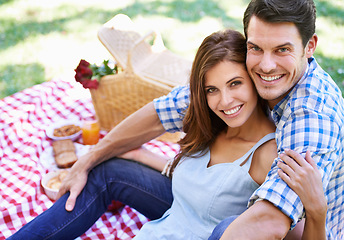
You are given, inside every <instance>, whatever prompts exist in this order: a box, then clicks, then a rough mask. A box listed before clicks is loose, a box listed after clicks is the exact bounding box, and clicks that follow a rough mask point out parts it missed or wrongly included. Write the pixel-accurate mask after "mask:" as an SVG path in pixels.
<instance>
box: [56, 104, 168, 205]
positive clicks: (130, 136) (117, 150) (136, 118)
mask: <svg viewBox="0 0 344 240" xmlns="http://www.w3.org/2000/svg"><path fill="white" fill-rule="evenodd" d="M164 132H165V129H164V127H163V125H162V124H161V122H160V120H159V117H158V115H157V113H156V111H155V108H154V104H153V102H151V103H149V104H147V105H146V106H144V107H143V108H141V109H139V110H138V111H136V112H135V113H133V114H132V115H130V116H129V117H128V118H126V119H125V120H124V121H122V122H121V123H120V124H118V125H117V126H116V127H115V128H113V129H112V130H111V131H110V132H109V133H108V134H107V135H106V136H105V137H104V138H103V139H102V140H101V141H99V142H98V144H97V145H95V146H94V147H93V148H92V150H91V151H90V152H89V153H87V154H86V155H84V156H82V157H80V158H79V159H78V161H77V162H76V163H75V164H74V165H73V167H72V168H71V170H70V173H69V174H68V176H67V177H66V178H65V179H64V181H63V183H62V186H61V188H60V191H59V194H58V198H59V197H61V196H62V195H63V194H65V193H66V192H68V191H69V192H70V195H69V197H68V199H67V202H66V210H67V211H71V210H73V208H74V205H75V200H76V198H77V196H78V195H79V194H80V192H81V191H82V189H83V188H84V187H85V185H86V182H87V177H88V173H89V171H90V170H91V169H92V168H94V167H95V166H97V165H98V164H100V163H102V162H103V161H106V160H108V159H110V158H111V157H114V156H117V155H120V154H122V153H124V152H127V151H129V150H132V149H134V148H137V147H139V146H141V145H142V144H144V143H146V142H147V141H149V140H152V139H154V138H156V137H157V136H159V135H161V134H162V133H164Z"/></svg>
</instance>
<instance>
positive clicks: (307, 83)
mask: <svg viewBox="0 0 344 240" xmlns="http://www.w3.org/2000/svg"><path fill="white" fill-rule="evenodd" d="M188 98H189V88H188V87H184V88H181V87H179V88H175V89H174V91H173V92H171V93H170V95H167V96H166V97H163V98H160V99H159V100H156V101H155V108H156V109H157V112H158V114H159V117H160V119H161V121H162V123H163V124H164V127H165V129H166V130H170V131H176V130H178V129H180V128H181V126H182V119H183V117H184V114H183V113H184V112H185V110H186V108H187V105H188V104H189V99H188ZM343 115H344V101H343V98H342V94H341V92H340V91H339V89H338V87H337V86H336V84H335V83H334V82H333V80H332V79H331V78H330V76H329V75H328V74H327V73H325V72H324V71H323V70H322V69H321V68H320V66H319V65H318V64H317V63H316V61H315V59H311V61H310V64H309V66H308V69H307V71H306V73H305V76H304V78H303V79H302V80H301V81H300V82H299V84H298V85H297V86H296V87H295V88H294V89H293V90H292V91H291V92H290V93H289V95H288V96H286V97H285V98H284V100H282V101H281V102H280V103H279V104H278V105H277V106H276V107H275V109H274V110H273V112H272V116H273V118H274V121H275V123H276V127H277V130H276V141H277V144H278V150H279V152H282V151H283V150H284V149H287V148H289V149H293V150H296V151H298V152H300V153H302V154H305V152H306V151H307V149H309V150H310V151H311V152H312V156H313V158H314V160H315V161H316V162H317V163H318V166H320V167H321V169H322V174H323V182H324V188H325V189H326V190H325V194H326V197H327V199H328V214H327V228H328V229H327V232H328V233H329V236H328V238H329V239H344V233H343V231H344V205H343V198H344V197H343V195H344V165H343V164H344V161H343V158H344V155H343V154H344V152H343V151H344V149H343V148H344V122H343V121H344V116H343ZM276 163H277V160H276V161H275V162H274V164H273V169H272V171H270V173H269V175H268V177H269V178H268V181H266V182H265V183H264V184H263V185H262V186H261V187H260V188H259V189H258V190H257V191H256V192H255V194H254V195H253V197H252V198H251V201H250V204H253V202H254V201H255V200H256V199H259V198H260V199H267V200H269V201H270V202H272V203H274V204H275V205H276V206H277V207H278V208H280V209H281V210H282V211H283V212H284V213H285V214H286V215H287V216H289V217H290V218H291V219H293V221H294V222H293V223H294V224H296V222H297V219H298V218H299V217H300V216H302V215H303V205H302V203H301V201H300V199H299V198H298V196H297V195H296V194H295V193H294V192H293V191H292V190H291V189H290V188H289V187H288V186H287V185H286V183H285V182H283V181H282V180H281V179H280V178H279V177H278V174H277V165H276Z"/></svg>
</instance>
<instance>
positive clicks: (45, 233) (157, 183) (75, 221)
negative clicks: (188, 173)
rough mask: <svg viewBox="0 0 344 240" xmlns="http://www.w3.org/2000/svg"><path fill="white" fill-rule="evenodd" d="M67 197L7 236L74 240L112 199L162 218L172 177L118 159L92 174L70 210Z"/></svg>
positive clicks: (96, 169) (149, 216)
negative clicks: (67, 208) (67, 206)
mask: <svg viewBox="0 0 344 240" xmlns="http://www.w3.org/2000/svg"><path fill="white" fill-rule="evenodd" d="M68 196H69V193H66V194H65V195H64V196H62V197H61V198H60V199H59V200H58V201H56V202H55V203H54V205H53V206H52V207H51V208H49V209H48V210H46V211H45V212H43V213H42V214H40V215H39V216H37V217H36V218H35V219H33V220H32V221H31V222H29V223H28V224H26V225H25V226H23V227H22V228H21V229H20V230H19V231H18V232H17V233H15V234H14V235H13V236H11V237H10V238H8V239H18V240H19V239H23V240H30V239H64V240H67V239H75V238H76V237H78V236H80V235H82V234H83V233H84V232H86V231H87V230H88V229H89V228H90V227H91V226H92V225H93V224H94V223H95V222H96V221H97V220H98V218H99V217H100V216H101V215H102V214H103V213H104V212H105V211H106V210H107V208H108V206H109V204H110V203H111V201H112V200H117V201H120V202H122V203H124V204H126V205H129V206H130V207H132V208H135V209H136V210H137V211H139V212H140V213H142V214H143V215H145V216H146V217H147V218H149V219H156V218H159V217H161V216H162V215H163V213H164V212H165V211H166V210H167V209H168V208H170V206H171V204H172V201H173V196H172V190H171V180H170V179H169V178H167V177H165V176H163V175H161V174H160V172H158V171H155V170H153V169H151V168H148V167H146V166H143V165H141V164H139V163H137V162H133V161H129V160H123V159H118V158H113V159H110V160H108V161H106V162H104V163H102V164H100V165H98V166H97V167H95V168H94V169H93V170H92V171H91V172H90V173H89V176H88V181H87V184H86V186H85V188H84V189H83V191H82V192H81V193H80V195H79V197H78V198H77V200H76V204H75V208H74V209H73V211H71V212H68V211H66V210H65V203H66V200H67V198H68Z"/></svg>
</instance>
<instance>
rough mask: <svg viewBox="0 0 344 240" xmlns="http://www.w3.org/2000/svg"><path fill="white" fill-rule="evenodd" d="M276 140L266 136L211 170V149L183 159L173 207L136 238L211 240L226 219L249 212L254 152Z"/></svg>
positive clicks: (253, 186) (174, 180)
mask: <svg viewBox="0 0 344 240" xmlns="http://www.w3.org/2000/svg"><path fill="white" fill-rule="evenodd" d="M274 137H275V134H274V133H270V134H268V135H266V136H265V137H263V138H262V139H261V140H260V141H259V142H257V143H256V144H255V145H254V146H253V147H252V148H251V149H250V150H249V151H248V152H247V153H246V154H245V155H244V156H242V157H241V158H239V159H237V160H235V161H234V162H232V163H220V164H216V165H213V166H210V167H208V163H209V160H210V151H209V150H207V151H206V153H205V154H204V155H203V156H201V157H195V158H185V159H183V160H182V161H181V162H180V164H179V165H178V167H177V168H176V169H175V171H174V173H173V178H172V192H173V196H174V200H173V203H172V206H171V208H170V209H169V210H167V211H166V212H165V214H164V215H163V216H162V217H161V218H160V219H157V220H154V221H151V222H148V223H146V224H145V225H144V226H143V227H142V229H141V231H140V232H139V233H138V235H137V236H136V237H135V238H134V239H135V240H140V239H142V240H147V239H150V240H153V239H157V240H158V239H159V240H163V239H167V240H171V239H173V240H176V239H183V240H185V239H188V240H193V239H208V237H209V236H210V234H211V232H212V231H213V229H214V228H215V227H216V225H217V224H219V223H220V222H221V221H222V220H223V219H225V218H227V217H229V216H231V215H238V214H241V213H242V212H244V211H245V210H246V209H247V202H248V199H249V198H250V196H251V195H252V193H253V192H254V191H255V190H256V189H257V188H258V187H259V185H258V184H257V183H256V182H255V181H254V180H253V179H252V178H251V176H250V175H249V173H248V171H249V169H250V166H251V161H252V157H253V153H254V152H255V150H256V149H257V148H258V147H259V146H261V145H262V144H264V143H265V142H267V141H269V140H271V139H274ZM196 156H197V155H196ZM246 159H248V160H247V161H246ZM245 161H246V162H245ZM244 162H245V163H244ZM242 163H244V164H243V165H242ZM241 165H242V166H241Z"/></svg>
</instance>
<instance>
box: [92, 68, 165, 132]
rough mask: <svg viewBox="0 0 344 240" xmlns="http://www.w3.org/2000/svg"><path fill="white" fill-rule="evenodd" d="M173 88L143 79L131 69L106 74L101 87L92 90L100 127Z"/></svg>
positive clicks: (130, 112)
mask: <svg viewBox="0 0 344 240" xmlns="http://www.w3.org/2000/svg"><path fill="white" fill-rule="evenodd" d="M170 91H171V87H168V86H164V85H162V84H159V83H154V82H147V81H144V80H142V79H140V78H139V77H137V76H136V75H135V74H133V73H128V72H122V73H119V74H117V75H108V76H105V77H103V78H102V79H101V81H100V84H99V87H98V89H90V92H91V96H92V102H93V105H94V109H95V111H96V115H97V118H98V121H99V124H100V127H101V128H102V129H104V130H107V131H109V130H111V129H112V128H113V127H114V126H116V125H117V124H118V123H119V122H121V121H122V120H123V119H124V118H126V117H127V116H129V115H130V114H132V113H134V112H135V111H136V110H138V109H139V108H141V107H143V106H144V105H146V104H147V103H149V102H151V101H152V100H153V99H154V98H157V97H160V96H162V95H165V94H167V93H169V92H170Z"/></svg>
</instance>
